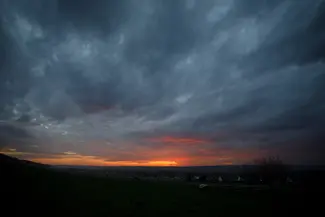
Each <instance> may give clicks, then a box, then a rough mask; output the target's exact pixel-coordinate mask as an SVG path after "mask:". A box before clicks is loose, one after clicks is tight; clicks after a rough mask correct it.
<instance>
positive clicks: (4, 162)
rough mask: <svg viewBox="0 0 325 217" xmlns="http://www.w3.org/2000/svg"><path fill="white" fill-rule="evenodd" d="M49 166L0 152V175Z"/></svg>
mask: <svg viewBox="0 0 325 217" xmlns="http://www.w3.org/2000/svg"><path fill="white" fill-rule="evenodd" d="M47 167H49V166H48V165H44V164H39V163H34V162H31V161H28V160H20V159H18V158H15V157H10V156H7V155H4V154H0V175H6V174H13V173H17V172H21V171H23V170H26V169H27V170H29V169H30V168H47Z"/></svg>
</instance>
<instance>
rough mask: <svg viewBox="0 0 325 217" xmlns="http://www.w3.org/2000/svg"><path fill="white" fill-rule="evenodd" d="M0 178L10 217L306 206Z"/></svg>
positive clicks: (191, 191) (264, 198)
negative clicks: (21, 216)
mask: <svg viewBox="0 0 325 217" xmlns="http://www.w3.org/2000/svg"><path fill="white" fill-rule="evenodd" d="M8 171H9V172H7V173H6V174H5V173H2V177H1V197H2V200H3V199H4V200H3V201H5V202H3V203H2V205H1V207H2V208H1V212H4V213H7V211H8V213H11V214H12V216H16V215H23V216H26V215H28V214H30V215H32V216H40V215H42V216H69V217H73V216H92V217H93V216H150V217H154V216H188V217H189V216H196V217H198V216H248V215H250V216H251V215H262V216H282V215H285V214H286V213H288V214H293V213H292V212H299V207H303V206H302V204H303V205H304V207H305V202H304V200H303V198H304V195H300V193H295V192H285V191H281V192H274V191H254V190H229V189H228V190H225V189H220V188H206V189H199V188H198V187H197V186H196V185H188V184H184V183H166V182H148V181H130V180H129V181H128V180H113V179H106V178H96V177H90V176H80V175H71V174H66V173H63V172H57V171H51V170H49V169H43V168H42V169H39V168H28V169H26V168H25V169H18V170H17V171H16V170H8Z"/></svg>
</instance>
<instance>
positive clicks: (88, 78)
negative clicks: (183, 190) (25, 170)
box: [0, 0, 325, 165]
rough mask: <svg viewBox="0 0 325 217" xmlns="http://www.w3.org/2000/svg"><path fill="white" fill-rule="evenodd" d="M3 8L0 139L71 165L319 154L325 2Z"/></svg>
mask: <svg viewBox="0 0 325 217" xmlns="http://www.w3.org/2000/svg"><path fill="white" fill-rule="evenodd" d="M0 5H1V8H2V9H1V10H2V11H1V12H2V17H1V29H0V30H1V37H0V38H1V47H2V48H3V50H4V51H3V52H2V53H1V55H2V56H3V57H5V58H2V59H3V64H2V68H1V69H0V70H1V74H0V76H1V78H0V80H1V93H0V100H1V101H0V104H1V111H0V116H1V126H0V127H1V129H2V131H1V134H0V140H1V146H2V147H6V148H10V149H16V150H17V152H24V153H30V152H31V153H44V154H45V153H47V154H53V155H54V154H56V153H78V154H76V155H74V154H63V156H64V158H62V159H70V160H71V161H69V162H71V163H74V164H79V162H82V161H84V162H86V158H83V157H80V156H95V157H98V158H100V160H102V159H103V160H104V161H105V160H108V161H114V162H120V164H121V165H122V164H123V163H121V162H129V163H130V162H135V163H141V162H147V163H148V162H176V163H177V165H205V164H225V163H227V164H229V163H246V162H250V161H252V160H253V158H255V157H257V156H261V155H268V154H274V155H279V156H280V157H282V158H284V160H285V161H287V162H289V163H323V162H322V160H321V159H323V157H322V156H321V155H320V154H319V153H320V150H322V149H323V147H324V145H323V141H324V140H323V137H322V135H323V133H324V129H323V127H322V125H323V122H324V121H325V116H324V115H323V112H322V111H323V109H324V106H325V103H324V102H325V101H324V100H325V95H324V81H325V80H324V79H325V74H324V72H325V65H324V54H325V53H324V52H323V51H324V45H325V41H324V40H323V38H324V36H325V30H324V29H323V27H322V22H321V20H322V19H323V18H324V14H325V12H324V5H325V3H324V1H323V0H314V1H304V0H299V1H297V0H285V1H272V0H270V1H258V0H247V1H245V3H244V1H240V0H205V1H198V0H179V1H163V0H143V1H141V2H139V1H135V0H125V1H102V0H98V1H96V2H95V3H93V2H92V3H90V2H88V1H86V0H83V1H79V2H78V3H73V2H66V1H63V0H56V1H54V0H52V1H46V2H43V1H40V0H32V1H28V3H27V1H18V0H13V1H4V0H2V1H1V3H0ZM248 5H249V6H248ZM311 141H312V142H313V145H310V142H311ZM36 146H37V148H35V147H36ZM76 156H78V157H76ZM47 157H48V156H47ZM71 158H73V159H74V160H72V159H71ZM35 159H36V158H35ZM38 159H42V161H44V162H45V160H44V159H45V158H43V157H41V158H40V157H38ZM46 159H47V158H46ZM55 159H56V158H55V157H53V161H52V160H48V161H47V162H51V163H54V162H57V161H55ZM76 159H78V160H76ZM38 161H40V160H38ZM67 162H68V161H67ZM87 162H88V161H87ZM94 162H95V161H94ZM96 162H97V161H96ZM98 163H99V162H98ZM158 164H159V163H158Z"/></svg>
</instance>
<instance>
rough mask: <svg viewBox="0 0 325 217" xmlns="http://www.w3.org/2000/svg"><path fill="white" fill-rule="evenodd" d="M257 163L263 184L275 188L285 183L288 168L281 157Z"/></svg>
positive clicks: (261, 160) (256, 161) (262, 159)
mask: <svg viewBox="0 0 325 217" xmlns="http://www.w3.org/2000/svg"><path fill="white" fill-rule="evenodd" d="M255 163H256V165H257V173H258V175H259V177H260V179H261V181H262V182H263V183H265V184H268V185H271V186H274V185H278V184H282V183H284V182H285V180H286V177H287V175H288V168H287V166H286V165H285V164H284V163H283V162H282V161H281V159H280V158H279V157H268V158H261V159H257V160H255Z"/></svg>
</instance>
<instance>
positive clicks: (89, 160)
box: [30, 155, 177, 167]
mask: <svg viewBox="0 0 325 217" xmlns="http://www.w3.org/2000/svg"><path fill="white" fill-rule="evenodd" d="M30 160H31V161H34V162H37V163H42V164H50V165H77V166H155V167H159V166H177V162H175V161H146V162H145V161H139V162H137V161H107V160H105V159H101V158H97V157H93V156H81V155H77V156H75V157H70V156H69V157H63V158H31V159H30Z"/></svg>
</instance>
